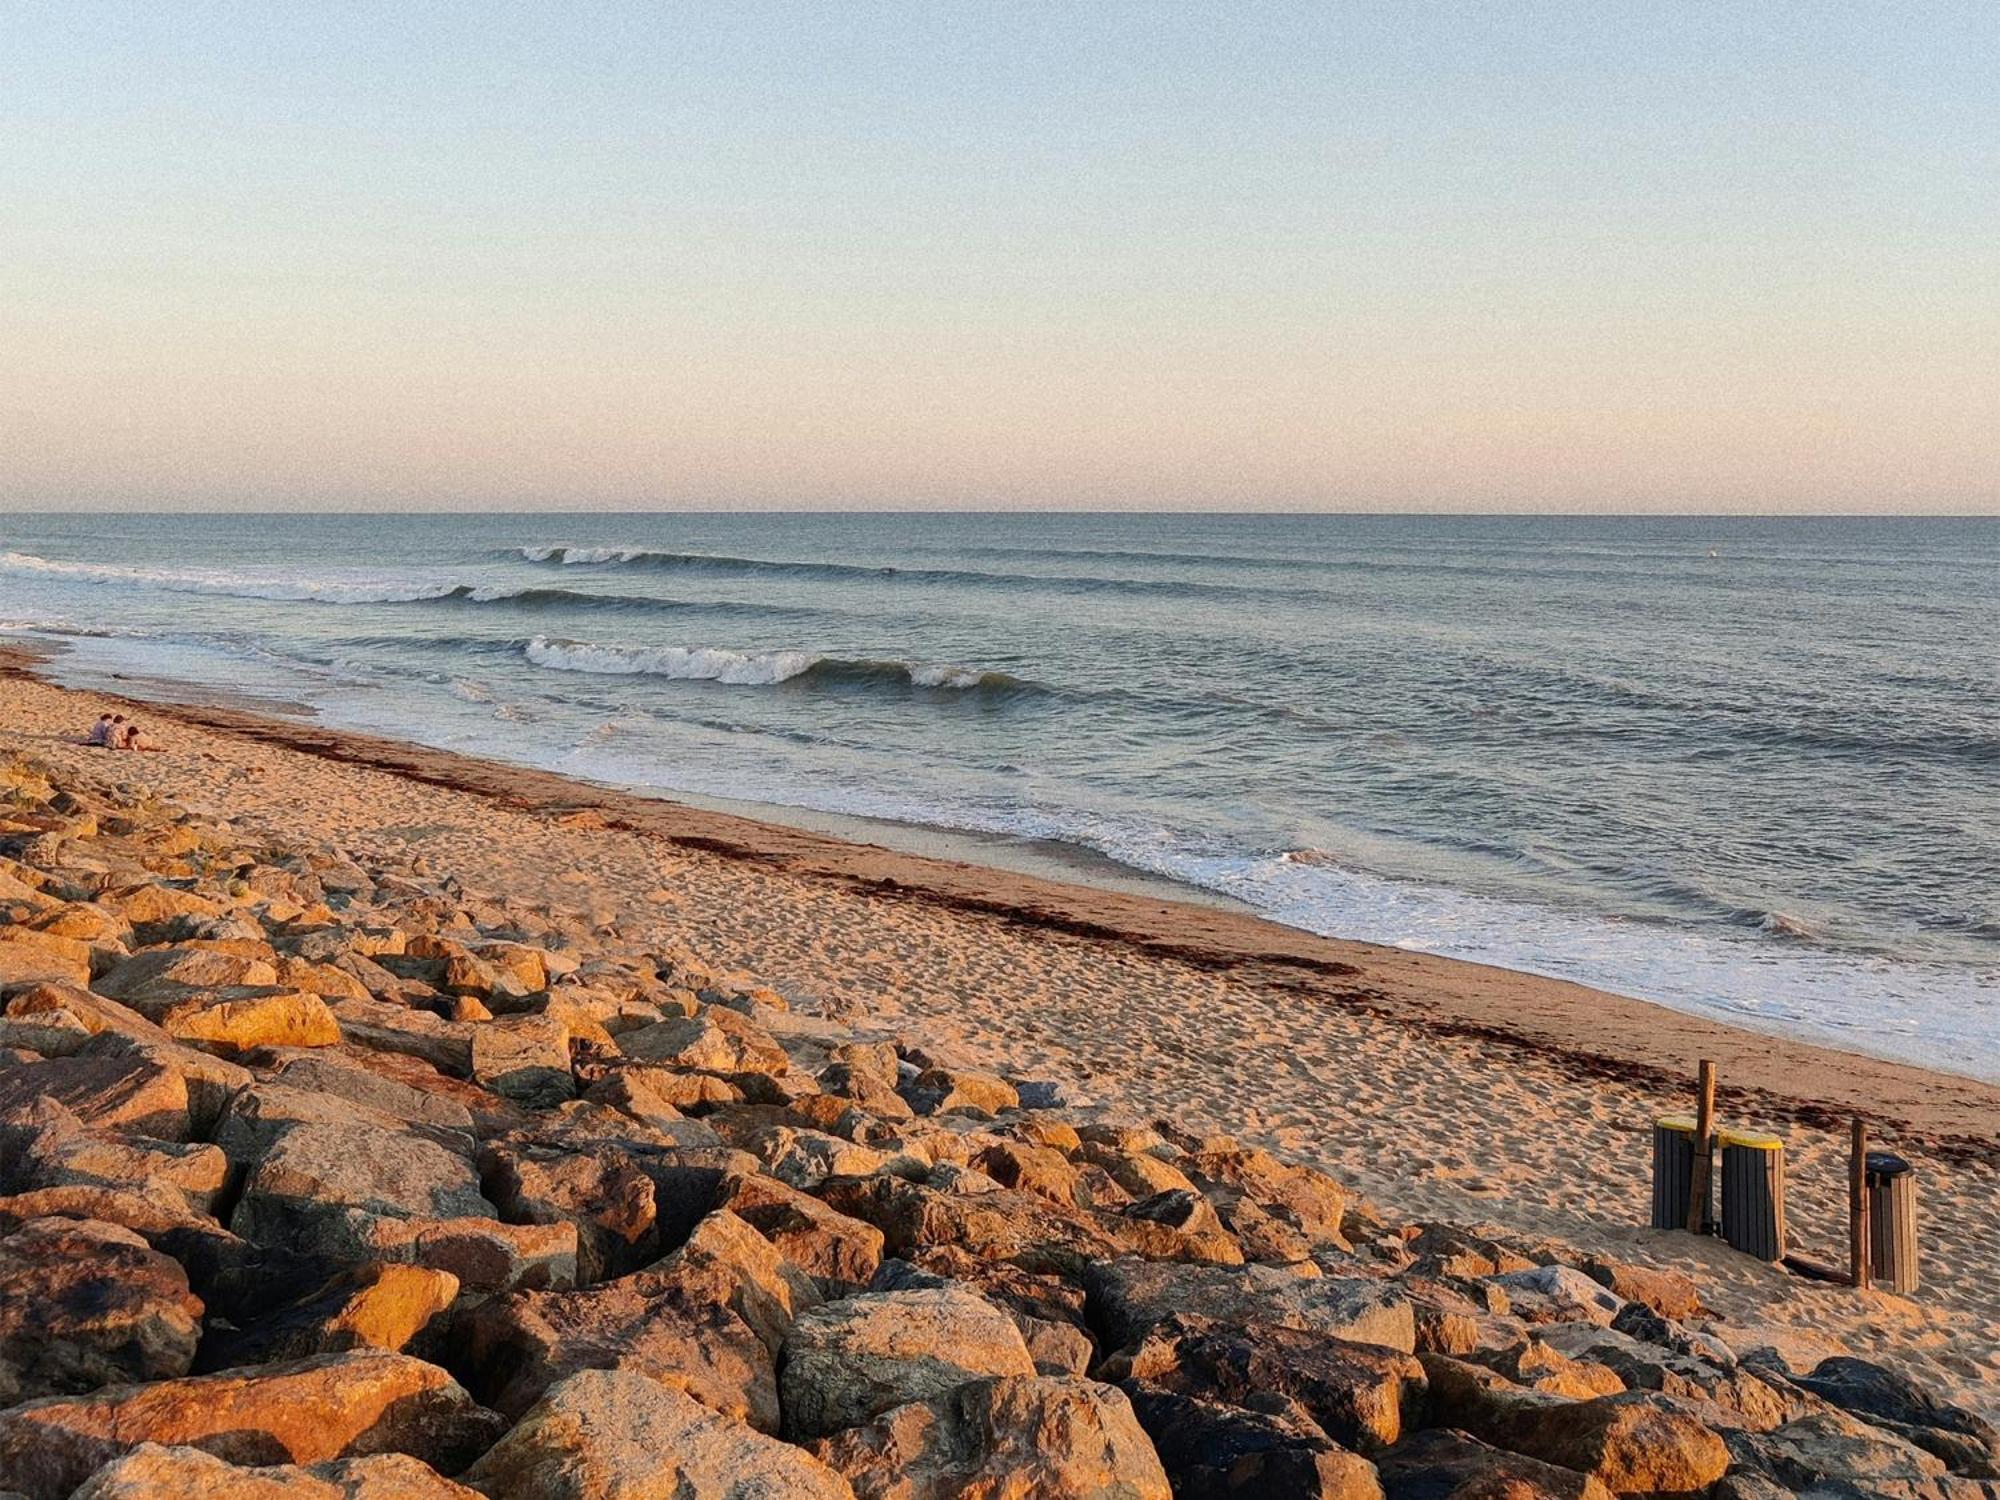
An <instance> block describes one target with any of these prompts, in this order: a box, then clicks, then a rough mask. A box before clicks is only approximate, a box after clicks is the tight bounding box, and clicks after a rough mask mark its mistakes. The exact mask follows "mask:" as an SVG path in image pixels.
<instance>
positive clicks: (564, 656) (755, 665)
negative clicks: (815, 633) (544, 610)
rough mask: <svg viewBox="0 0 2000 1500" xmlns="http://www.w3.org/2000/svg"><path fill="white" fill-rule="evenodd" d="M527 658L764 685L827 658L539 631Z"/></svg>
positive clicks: (614, 672)
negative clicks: (604, 641)
mask: <svg viewBox="0 0 2000 1500" xmlns="http://www.w3.org/2000/svg"><path fill="white" fill-rule="evenodd" d="M525 650H526V654H527V658H528V660H529V661H531V662H533V663H534V664H535V665H536V666H538V667H551V668H554V669H555V670H556V671H559V672H597V673H601V674H603V675H605V676H610V677H673V678H679V679H682V680H684V681H694V682H721V683H728V684H730V685H732V686H736V687H765V686H769V685H770V684H772V683H777V682H785V681H788V680H789V679H791V678H793V677H796V676H798V675H799V674H800V673H801V672H810V671H811V670H812V669H813V668H814V667H816V666H818V665H819V663H820V662H821V661H823V660H824V659H825V658H823V657H820V656H816V655H814V654H813V653H812V652H810V651H754V652H753V651H731V650H729V649H727V648H726V647H722V646H659V647H652V648H642V649H639V648H632V647H626V646H600V645H594V644H592V643H591V642H589V641H564V640H553V639H551V638H550V637H548V636H544V635H538V636H536V637H535V638H534V639H533V640H531V641H529V642H528V644H527V646H526V648H525Z"/></svg>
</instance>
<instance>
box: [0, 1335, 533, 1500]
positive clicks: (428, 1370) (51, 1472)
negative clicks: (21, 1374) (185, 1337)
mask: <svg viewBox="0 0 2000 1500" xmlns="http://www.w3.org/2000/svg"><path fill="white" fill-rule="evenodd" d="M500 1425H501V1424H500V1421H499V1419H498V1418H497V1417H495V1416H494V1415H493V1413H491V1412H488V1411H485V1410H483V1409H481V1408H480V1407H478V1406H476V1405H474V1404H473V1401H472V1398H471V1397H470V1396H468V1395H466V1393H465V1392H464V1391H463V1390H462V1389H460V1388H459V1386H458V1384H457V1383H456V1382H455V1381H453V1380H452V1379H451V1377H450V1376H449V1375H447V1374H446V1373H445V1372H444V1371H443V1370H440V1369H438V1368H437V1366H435V1365H429V1364H425V1363H424V1362H423V1361H422V1360H417V1359H411V1358H409V1357H408V1356H407V1355H401V1354H383V1353H379V1352H375V1351H372V1350H371V1351H368V1352H365V1353H353V1354H331V1355H323V1356H321V1357H319V1358H317V1359H308V1360H301V1361H298V1362H296V1363H293V1364H285V1365H267V1366H263V1367H260V1368H256V1369H250V1370H231V1371H227V1372H225V1373H223V1374H219V1375H199V1376H191V1377H189V1378H186V1379H182V1380H166V1381H160V1382H158V1383H156V1384H153V1385H128V1386H111V1387H106V1388H105V1389H103V1390H101V1391H98V1392H96V1393H95V1394H93V1395H89V1396H54V1397H49V1398H47V1399H44V1400H41V1401H30V1402H28V1403H26V1404H25V1405H21V1406H16V1407H13V1408H11V1409H9V1410H7V1411H0V1473H4V1474H6V1475H7V1476H8V1481H9V1483H11V1484H13V1485H15V1486H17V1487H19V1488H20V1489H22V1490H23V1491H24V1492H25V1493H26V1494H27V1495H29V1496H30V1497H31V1500H63V1497H64V1496H66V1495H68V1494H69V1493H70V1491H71V1490H73V1489H75V1488H76V1487H77V1486H78V1485H80V1484H82V1483H83V1481H84V1480H85V1479H86V1478H88V1477H89V1476H90V1474H91V1473H92V1472H93V1471H94V1470H96V1469H97V1468H99V1467H101V1466H102V1465H104V1464H106V1463H108V1462H110V1461H111V1460H112V1459H114V1458H117V1457H119V1456H121V1455H122V1454H125V1453H127V1452H130V1451H131V1450H132V1449H134V1448H136V1447H138V1446H139V1445H140V1444H142V1443H159V1444H164V1445H169V1446H172V1445H184V1446H187V1447H191V1448H199V1449H201V1450H202V1451H203V1452H205V1453H209V1454H212V1455H214V1456H215V1457H217V1458H221V1459H225V1460H227V1461H228V1462H230V1463H240V1464H252V1465H254V1464H272V1463H302V1464H310V1463H318V1462H320V1461H322V1460H326V1459H335V1458H347V1457H358V1456H362V1455H365V1454H370V1453H388V1452H396V1453H407V1454H410V1455H411V1456H412V1457H415V1458H420V1459H423V1460H424V1461H425V1462H426V1463H428V1464H430V1465H431V1466H432V1467H434V1468H438V1469H441V1470H444V1471H446V1472H452V1471H455V1470H456V1469H458V1468H459V1467H460V1466H462V1465H463V1464H464V1463H465V1462H466V1461H467V1460H469V1459H470V1458H472V1456H473V1455H475V1454H477V1453H478V1452H479V1451H480V1450H481V1449H483V1448H484V1447H486V1446H487V1444H489V1443H490V1442H492V1440H493V1439H494V1438H495V1437H496V1436H497V1435H498V1433H499V1431H500Z"/></svg>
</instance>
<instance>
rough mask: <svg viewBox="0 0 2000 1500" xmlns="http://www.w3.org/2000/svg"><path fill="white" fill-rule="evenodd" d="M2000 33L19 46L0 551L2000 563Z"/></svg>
mask: <svg viewBox="0 0 2000 1500" xmlns="http://www.w3.org/2000/svg"><path fill="white" fill-rule="evenodd" d="M1997 85H2000V6H1995V5H1993V4H1991V3H1971V0H1968V3H1962V4H1950V5H1947V4H1930V5H1926V4H1919V3H1904V4H1893V5H1890V4H1883V5H1872V4H1847V5H1811V4H1782V5H1781V4H1760V3H1736V4H1714V5H1708V4H1673V3H1669V4H1661V3H1658V0H1653V3H1644V4H1639V3H1633V4H1621V3H1592V4H1584V3H1578V4H1560V5H1559V4H1525V3H1524V4H1500V3H1492V4H1470V3H1461V4H1448V5H1431V6H1424V5H1419V4H1414V3H1407V0H1406V3H1402V4H1382V5H1374V4H1369V5H1354V4H1349V5H1338V4H1325V5H1303V4H1302V5H1279V4H1262V5H1259V4H1230V5H1215V6H1207V5H1202V6H1196V5H1165V4H1160V5H1119V4H1083V3H1077V4H1068V5H1053V4H1050V5H1033V4H1012V5H997V4H995V5H970V4H948V3H934V4H894V5H891V4H873V5H869V4H855V5H831V4H829V5H823V6H809V5H738V4H730V5H723V4H715V5H702V6H667V5H644V4H636V3H635V4H623V5H612V4H600V5H590V4H565V5H560V6H557V5H534V6H525V5H522V6H513V5H478V6H475V5H443V4H429V5H425V4H398V5H382V6H376V5H363V4H333V5H329V4H323V3H321V4H311V5H306V4H297V5H289V4H255V5H249V4H246V5H222V4H208V5H200V4H179V5H176V4H164V3H156V4H132V5H107V4H89V3H75V0H66V3H62V4H53V5H41V4H19V3H17V4H15V5H13V6H10V7H8V16H7V20H6V24H5V26H4V27H0V132H4V139H5V140H6V142H7V149H6V150H5V152H4V153H0V505H7V506H12V507H17V508H46V507H51V506H60V505H64V504H111V505H123V504H149V505H185V506H223V507H237V506H252V507H254V506H259V505H264V506H273V507H280V508H283V507H292V506H300V505H325V506H333V507H339V506H393V507H417V508H422V507H433V506H435V507H448V506H462V505H501V506H508V507H523V506H525V507H535V506H543V505H562V506H571V505H576V506H609V507H621V508H623V507H650V506H660V507H668V508H679V507H690V506H712V505H719V506H731V505H798V506H829V505H836V506H837V505H886V506H919V507H933V506H936V507H946V506H987V505H995V506H1006V505H1033V506H1043V505H1047V506H1073V507H1079V508H1095V507H1103V506H1141V507H1174V506H1228V507H1235V506H1250V507H1259V508H1286V507H1329V508H1334V507H1339V508H1371V509H1412V508H1414V509H1458V508H1510V509H1668V510H1722V509H1743V510H1798V509H1808V510H1812V509H1835V510H1881V509H1899V508H1907V509H1943V510H1992V509H1995V508H2000V477H1997V476H2000V436H1996V433H2000V352H1996V351H2000V208H1996V202H2000V193H1996V185H2000V86H1997Z"/></svg>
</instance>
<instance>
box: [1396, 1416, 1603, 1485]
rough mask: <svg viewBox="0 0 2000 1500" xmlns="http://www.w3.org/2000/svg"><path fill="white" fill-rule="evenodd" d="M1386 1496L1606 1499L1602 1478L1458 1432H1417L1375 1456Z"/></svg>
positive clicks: (1436, 1430)
mask: <svg viewBox="0 0 2000 1500" xmlns="http://www.w3.org/2000/svg"><path fill="white" fill-rule="evenodd" d="M1376 1462H1377V1465H1378V1470H1379V1472H1380V1474H1381V1478H1382V1493H1383V1494H1384V1495H1385V1496H1386V1497H1387V1500H1611V1491H1610V1490H1608V1489H1606V1488H1605V1487H1604V1482H1603V1481H1602V1480H1600V1479H1596V1478H1593V1477H1592V1476H1591V1475H1588V1474H1578V1473H1576V1472H1575V1471H1574V1470H1571V1469H1565V1468H1562V1467H1560V1466H1559V1465H1556V1464H1546V1463H1543V1462H1542V1461H1541V1460H1539V1459H1534V1458H1527V1457H1524V1456H1523V1455H1521V1454H1519V1453H1509V1452H1507V1451H1506V1450H1505V1449H1504V1448H1495V1447H1492V1446H1491V1445H1490V1444H1487V1443H1482V1442H1480V1441H1479V1439H1478V1438H1476V1437H1472V1436H1470V1435H1468V1434H1466V1433H1463V1432H1451V1431H1446V1430H1442V1429H1433V1430H1431V1431H1429V1432H1419V1433H1416V1434H1414V1435H1412V1436H1411V1437H1409V1438H1408V1439H1406V1440H1405V1441H1403V1442H1401V1443H1399V1444H1397V1445H1396V1447H1395V1448H1394V1449H1393V1450H1392V1451H1390V1452H1388V1453H1385V1454H1383V1455H1382V1456H1381V1458H1379V1459H1378V1460H1377V1461H1376Z"/></svg>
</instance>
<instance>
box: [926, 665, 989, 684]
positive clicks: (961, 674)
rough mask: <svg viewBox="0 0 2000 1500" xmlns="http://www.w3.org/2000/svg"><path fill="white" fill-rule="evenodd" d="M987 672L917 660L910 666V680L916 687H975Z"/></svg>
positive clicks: (973, 668)
mask: <svg viewBox="0 0 2000 1500" xmlns="http://www.w3.org/2000/svg"><path fill="white" fill-rule="evenodd" d="M986 676H987V674H986V673H984V672H982V671H980V670H979V668H977V667H960V666H954V665H953V664H951V663H950V662H918V663H917V664H916V665H915V666H913V667H911V668H910V681H911V682H912V683H913V684H914V685H916V686H917V687H926V688H956V689H959V690H960V691H963V690H964V689H966V688H976V687H978V686H979V685H980V684H981V683H982V682H984V681H985V680H986Z"/></svg>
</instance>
